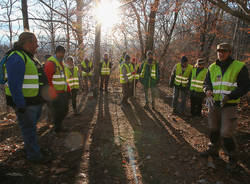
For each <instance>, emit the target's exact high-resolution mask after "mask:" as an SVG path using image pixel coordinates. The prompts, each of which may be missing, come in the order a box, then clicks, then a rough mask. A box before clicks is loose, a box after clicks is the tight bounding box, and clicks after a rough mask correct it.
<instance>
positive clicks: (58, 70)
mask: <svg viewBox="0 0 250 184" xmlns="http://www.w3.org/2000/svg"><path fill="white" fill-rule="evenodd" d="M48 61H52V62H53V63H54V64H55V66H56V67H55V73H54V75H53V78H52V83H53V86H54V88H55V90H56V91H67V85H66V78H65V74H64V69H63V67H62V66H61V64H60V63H59V61H57V59H56V58H55V57H54V56H51V57H50V58H49V59H48Z"/></svg>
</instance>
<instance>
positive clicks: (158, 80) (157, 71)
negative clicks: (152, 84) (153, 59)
mask: <svg viewBox="0 0 250 184" xmlns="http://www.w3.org/2000/svg"><path fill="white" fill-rule="evenodd" d="M156 76H157V78H156V80H157V81H156V83H159V82H160V69H159V63H156Z"/></svg>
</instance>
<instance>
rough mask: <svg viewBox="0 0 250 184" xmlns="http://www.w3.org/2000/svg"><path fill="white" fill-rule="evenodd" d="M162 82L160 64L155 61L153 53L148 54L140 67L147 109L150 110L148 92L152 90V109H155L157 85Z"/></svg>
mask: <svg viewBox="0 0 250 184" xmlns="http://www.w3.org/2000/svg"><path fill="white" fill-rule="evenodd" d="M159 81H160V71H159V63H158V62H157V61H155V60H154V59H153V52H152V51H150V50H149V51H148V52H147V59H146V61H144V62H143V63H142V65H141V67H140V82H141V83H142V85H143V86H144V93H145V100H146V103H145V106H144V108H145V109H149V100H148V90H149V89H150V90H151V97H152V109H155V97H156V92H157V87H156V85H157V84H158V83H159Z"/></svg>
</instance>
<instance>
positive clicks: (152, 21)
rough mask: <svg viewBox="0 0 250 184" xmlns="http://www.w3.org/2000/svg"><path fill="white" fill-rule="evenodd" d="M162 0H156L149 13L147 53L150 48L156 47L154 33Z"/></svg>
mask: <svg viewBox="0 0 250 184" xmlns="http://www.w3.org/2000/svg"><path fill="white" fill-rule="evenodd" d="M159 2H160V0H155V1H154V3H153V4H152V5H151V10H150V14H149V24H148V33H147V36H146V50H145V54H146V53H147V51H148V50H153V48H154V33H155V18H156V12H157V10H158V7H159Z"/></svg>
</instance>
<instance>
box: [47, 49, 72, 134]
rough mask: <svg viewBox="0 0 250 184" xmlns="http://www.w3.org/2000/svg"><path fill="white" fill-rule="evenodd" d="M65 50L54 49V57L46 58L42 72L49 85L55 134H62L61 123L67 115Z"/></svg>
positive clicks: (67, 89)
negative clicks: (43, 71)
mask: <svg viewBox="0 0 250 184" xmlns="http://www.w3.org/2000/svg"><path fill="white" fill-rule="evenodd" d="M64 55H65V48H64V47H63V46H61V45H59V46H57V47H56V52H55V55H54V56H51V57H50V58H48V60H47V62H46V63H45V66H44V70H45V73H46V75H47V78H48V82H49V85H50V90H49V95H50V97H51V102H50V104H49V107H50V110H51V112H52V116H53V123H54V124H55V132H56V133H60V132H63V131H64V129H63V127H62V122H63V120H64V118H65V117H66V115H67V113H68V93H67V92H68V91H69V88H68V85H67V82H66V76H65V69H64V65H63V58H64Z"/></svg>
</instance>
